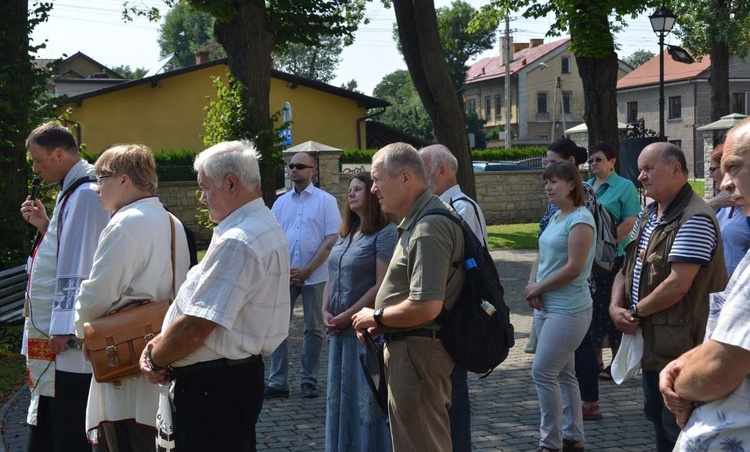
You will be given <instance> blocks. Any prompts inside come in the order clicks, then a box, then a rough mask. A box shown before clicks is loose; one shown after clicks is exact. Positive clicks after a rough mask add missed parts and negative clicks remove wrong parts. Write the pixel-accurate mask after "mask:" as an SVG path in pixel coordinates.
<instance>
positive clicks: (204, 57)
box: [195, 50, 208, 64]
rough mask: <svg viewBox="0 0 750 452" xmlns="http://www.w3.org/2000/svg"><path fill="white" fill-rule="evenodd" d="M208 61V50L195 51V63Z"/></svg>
mask: <svg viewBox="0 0 750 452" xmlns="http://www.w3.org/2000/svg"><path fill="white" fill-rule="evenodd" d="M203 63H208V51H207V50H199V51H197V52H195V64H203Z"/></svg>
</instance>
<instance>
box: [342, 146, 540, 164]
mask: <svg viewBox="0 0 750 452" xmlns="http://www.w3.org/2000/svg"><path fill="white" fill-rule="evenodd" d="M376 152H377V150H376V149H368V150H365V151H361V150H359V149H353V150H346V151H343V152H342V153H341V163H358V164H361V163H370V162H371V161H372V156H373V154H375V153H376ZM546 153H547V148H546V147H543V146H535V147H514V148H510V149H505V148H495V149H484V150H481V151H479V150H474V151H471V159H472V160H475V161H476V160H482V161H499V160H522V159H525V158H530V157H539V156H544V155H546Z"/></svg>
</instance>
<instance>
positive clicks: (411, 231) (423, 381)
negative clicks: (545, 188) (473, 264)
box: [352, 143, 465, 452]
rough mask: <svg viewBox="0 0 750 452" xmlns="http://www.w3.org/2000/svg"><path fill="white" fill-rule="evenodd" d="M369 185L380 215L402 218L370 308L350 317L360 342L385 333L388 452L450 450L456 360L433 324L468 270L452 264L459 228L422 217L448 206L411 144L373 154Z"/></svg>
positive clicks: (460, 246)
mask: <svg viewBox="0 0 750 452" xmlns="http://www.w3.org/2000/svg"><path fill="white" fill-rule="evenodd" d="M372 181H373V185H372V189H371V191H372V193H373V194H375V195H376V196H377V197H378V200H379V202H380V205H381V206H382V208H383V211H384V212H387V213H394V214H397V215H400V216H402V217H403V218H404V219H403V221H402V222H401V224H399V226H398V230H399V240H398V244H397V245H396V249H395V251H394V255H393V258H392V259H391V262H390V264H389V266H388V270H387V272H386V275H385V278H384V280H383V284H382V285H381V286H380V290H378V293H377V295H376V298H375V309H374V310H373V309H370V308H364V309H362V310H361V311H360V312H358V313H357V314H355V315H354V316H353V317H352V320H353V324H354V328H355V329H356V330H357V334H358V336H359V337H360V339H362V337H363V335H364V333H365V331H369V332H371V333H383V334H384V336H385V340H386V346H385V353H384V356H385V365H386V370H387V372H388V414H389V418H390V422H391V435H392V438H393V450H394V451H396V452H399V451H413V450H429V451H450V450H451V435H450V421H449V417H448V407H449V406H450V403H451V382H450V374H451V372H452V371H453V366H454V363H453V359H452V358H451V357H450V355H449V354H448V352H447V351H446V350H445V348H444V347H443V343H442V342H441V341H440V337H439V336H440V331H439V330H440V328H439V326H438V325H437V323H436V321H435V319H436V318H437V316H438V315H439V314H440V313H441V312H442V310H443V308H445V309H450V308H451V307H452V306H453V305H454V303H455V302H456V300H457V299H458V297H459V294H460V291H461V288H462V286H463V282H464V278H465V270H464V268H463V266H461V265H458V266H456V265H454V263H455V262H459V261H461V259H462V257H463V252H464V240H463V230H462V229H461V228H460V227H459V226H457V225H456V224H455V223H454V222H452V221H451V220H450V219H448V218H445V217H443V216H440V215H430V216H426V217H424V218H423V217H422V216H423V215H424V214H425V213H426V212H428V211H430V210H432V209H445V210H447V209H448V206H446V205H445V203H443V202H442V201H440V200H439V199H438V198H437V197H436V196H435V195H433V194H432V192H430V190H429V189H428V188H427V183H426V182H425V177H424V165H423V164H422V160H421V159H420V157H419V154H418V153H417V151H416V150H415V149H414V148H413V147H411V146H409V145H408V144H404V143H394V144H390V145H388V146H386V147H384V148H382V149H381V150H379V151H378V152H377V153H376V154H375V155H374V156H373V158H372Z"/></svg>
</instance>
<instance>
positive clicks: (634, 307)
mask: <svg viewBox="0 0 750 452" xmlns="http://www.w3.org/2000/svg"><path fill="white" fill-rule="evenodd" d="M628 312H629V313H630V315H632V316H633V317H635V318H636V319H640V318H641V316H639V315H638V305H637V304H631V305H630V308H628Z"/></svg>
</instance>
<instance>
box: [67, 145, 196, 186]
mask: <svg viewBox="0 0 750 452" xmlns="http://www.w3.org/2000/svg"><path fill="white" fill-rule="evenodd" d="M200 152H201V151H192V150H188V149H181V150H179V151H155V152H154V160H156V173H157V174H158V175H159V181H161V182H174V181H194V180H195V179H196V176H195V171H193V161H194V160H195V156H196V155H198V153H200ZM81 156H82V157H83V158H84V159H86V161H88V162H90V163H94V162H95V161H96V158H97V157H99V153H96V154H93V153H90V152H83V153H82V154H81Z"/></svg>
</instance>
